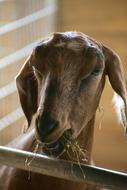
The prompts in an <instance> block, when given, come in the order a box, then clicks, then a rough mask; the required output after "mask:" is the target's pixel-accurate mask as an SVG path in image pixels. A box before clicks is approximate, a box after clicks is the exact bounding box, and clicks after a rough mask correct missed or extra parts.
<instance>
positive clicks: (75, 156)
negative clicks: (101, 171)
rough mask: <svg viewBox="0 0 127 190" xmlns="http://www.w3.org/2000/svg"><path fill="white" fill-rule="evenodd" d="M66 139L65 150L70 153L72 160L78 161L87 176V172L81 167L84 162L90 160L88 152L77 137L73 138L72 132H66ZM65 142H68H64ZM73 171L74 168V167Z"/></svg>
mask: <svg viewBox="0 0 127 190" xmlns="http://www.w3.org/2000/svg"><path fill="white" fill-rule="evenodd" d="M63 138H64V141H63V145H64V147H65V151H66V153H67V155H68V158H69V159H70V160H71V161H72V162H76V163H77V164H78V166H79V168H80V170H81V172H82V175H83V178H85V173H84V171H83V169H82V167H81V163H82V162H87V161H88V156H87V155H88V152H87V151H86V150H84V149H83V148H82V147H81V146H80V145H79V143H78V141H77V140H76V139H73V138H72V136H71V134H70V133H66V135H64V137H63ZM64 142H66V143H65V144H64ZM72 171H73V168H72Z"/></svg>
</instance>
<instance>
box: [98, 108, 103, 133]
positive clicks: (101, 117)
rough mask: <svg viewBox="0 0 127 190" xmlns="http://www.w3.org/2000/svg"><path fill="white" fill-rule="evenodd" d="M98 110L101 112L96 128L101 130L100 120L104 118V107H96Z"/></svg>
mask: <svg viewBox="0 0 127 190" xmlns="http://www.w3.org/2000/svg"><path fill="white" fill-rule="evenodd" d="M98 111H99V113H100V114H101V115H100V121H99V125H98V128H99V130H101V129H102V120H103V118H104V108H103V106H99V107H98Z"/></svg>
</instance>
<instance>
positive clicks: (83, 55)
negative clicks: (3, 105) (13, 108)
mask: <svg viewBox="0 0 127 190" xmlns="http://www.w3.org/2000/svg"><path fill="white" fill-rule="evenodd" d="M98 71H99V72H98ZM106 75H108V76H109V80H110V83H111V85H112V87H113V89H114V90H115V91H116V93H118V95H119V96H121V97H122V99H123V101H124V107H123V108H122V110H123V112H124V123H123V124H124V127H125V128H126V117H127V114H126V113H127V112H126V109H127V104H126V103H127V100H126V98H127V92H126V87H125V78H124V73H123V69H122V66H121V64H120V59H119V58H118V56H117V55H116V53H114V52H113V51H112V50H111V49H109V48H107V47H105V46H103V45H102V44H101V43H99V42H96V41H95V40H93V39H91V38H90V37H88V36H86V35H85V34H82V33H78V32H66V33H55V34H53V35H52V36H51V37H49V39H47V40H44V41H42V42H41V43H40V44H39V45H38V46H37V47H36V48H35V49H34V50H33V52H32V54H31V55H30V57H29V58H28V59H27V60H26V62H25V64H24V65H23V67H22V69H21V71H20V72H19V74H18V76H17V77H16V82H17V88H18V92H19V97H20V102H21V106H22V108H23V111H24V114H25V116H26V118H27V121H28V127H29V126H30V125H31V122H32V118H33V116H34V115H35V114H36V117H41V116H42V114H43V112H44V111H47V112H49V113H50V115H51V117H52V118H54V119H55V120H56V121H58V122H59V128H57V129H56V130H54V131H53V132H52V133H51V134H50V135H48V136H47V138H46V142H47V143H49V142H52V141H54V140H57V139H59V138H60V137H61V136H62V135H63V133H64V132H65V131H66V130H68V129H71V130H72V136H71V138H72V139H73V140H74V141H75V142H78V144H79V146H80V147H82V148H83V149H84V151H85V152H86V154H87V155H86V157H87V161H86V160H85V161H83V160H82V159H80V158H79V161H80V162H82V163H88V164H90V163H91V151H92V144H93V133H94V119H95V113H96V110H97V108H98V106H99V101H100V97H101V94H102V91H103V88H104V84H105V77H106ZM83 79H85V81H84V84H83V85H84V86H83V87H82V88H81V81H82V80H83ZM51 85H52V86H53V91H50V86H51ZM35 126H36V125H35ZM25 139H26V141H24V137H23V138H22V139H21V140H20V141H19V143H18V146H17V148H21V149H24V150H28V151H34V149H35V147H36V144H37V141H36V139H38V140H40V134H39V132H38V130H37V128H36V130H35V131H34V130H32V132H31V131H30V132H27V133H26V134H25ZM41 150H42V149H41ZM43 151H44V149H43ZM68 151H69V154H70V155H68V153H67V150H65V152H64V153H63V154H62V155H61V156H60V158H61V159H65V160H71V158H72V160H73V158H74V157H75V155H74V152H73V150H72V149H71V146H70V147H69V149H68ZM38 152H39V153H41V151H40V149H39V150H38ZM1 168H2V169H1V170H0V176H1V178H0V189H1V190H20V188H21V189H24V190H25V189H30V190H35V189H44V190H50V189H52V190H53V189H54V190H57V189H61V190H65V189H70V190H87V189H89V190H92V189H100V187H98V186H93V185H88V184H82V183H77V182H71V181H66V180H62V179H56V178H53V177H48V176H43V175H38V174H35V173H31V178H30V180H28V172H26V171H21V170H17V169H14V168H9V167H1ZM3 181H5V183H3Z"/></svg>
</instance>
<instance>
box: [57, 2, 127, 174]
mask: <svg viewBox="0 0 127 190" xmlns="http://www.w3.org/2000/svg"><path fill="white" fill-rule="evenodd" d="M59 7H60V10H59V23H60V25H59V30H61V31H68V30H76V31H81V32H84V33H86V34H87V35H90V36H92V37H93V38H95V39H97V40H99V41H101V42H103V43H105V44H106V45H108V46H110V47H111V48H113V49H114V50H115V51H116V52H117V53H118V54H119V56H120V57H121V59H122V62H123V64H124V68H125V70H126V72H127V61H126V59H127V48H126V44H127V1H126V0H117V1H115V0H94V1H92V0H78V1H76V0H69V1H68V0H61V1H59ZM112 95H113V90H112V89H111V86H110V85H109V83H108V81H107V83H106V87H105V90H104V93H103V96H102V101H101V103H100V106H101V107H103V109H104V111H101V113H98V121H97V122H96V128H95V140H94V147H93V158H94V161H95V162H96V164H97V165H99V166H103V167H107V168H112V169H118V170H121V171H127V143H126V141H125V138H124V132H123V129H122V128H121V127H120V125H119V124H118V120H117V118H116V115H115V112H114V109H113V105H112V103H111V100H112ZM101 120H102V125H101V129H99V123H100V121H101Z"/></svg>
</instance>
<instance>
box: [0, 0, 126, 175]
mask: <svg viewBox="0 0 127 190" xmlns="http://www.w3.org/2000/svg"><path fill="white" fill-rule="evenodd" d="M69 30H76V31H81V32H84V33H86V34H87V35H90V36H92V37H93V38H95V39H96V40H99V41H100V42H102V43H104V44H106V45H108V46H109V47H111V48H112V49H114V50H115V51H116V52H117V53H118V54H119V56H120V58H121V60H122V62H123V66H124V69H125V72H126V73H127V62H126V60H127V48H126V44H127V1H126V0H117V1H116V0H78V1H76V0H59V1H58V0H22V1H21V0H0V144H1V145H5V144H7V143H8V142H10V141H11V140H12V139H14V138H15V137H17V136H18V135H20V134H21V129H22V125H23V123H24V121H25V118H24V115H23V113H22V110H21V108H20V105H19V100H18V96H17V92H16V86H15V81H14V77H15V76H16V74H17V73H18V71H19V69H20V68H21V66H22V64H23V62H24V60H25V59H26V57H27V56H28V55H29V53H30V52H31V50H32V48H33V47H34V46H35V45H36V44H37V43H38V41H40V40H41V39H42V38H43V37H45V36H47V35H48V34H50V33H52V32H54V31H69ZM112 96H113V90H112V89H111V86H110V84H109V82H108V79H107V82H106V85H105V90H104V93H103V95H102V98H101V103H100V108H101V111H99V110H98V111H97V121H96V127H95V137H94V146H93V158H94V162H95V163H96V165H97V166H100V167H106V168H109V169H115V170H118V171H123V172H127V141H126V140H125V137H124V131H123V128H122V127H121V126H120V124H119V123H118V120H117V117H116V114H115V111H114V108H113V104H112ZM100 123H101V126H100Z"/></svg>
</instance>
